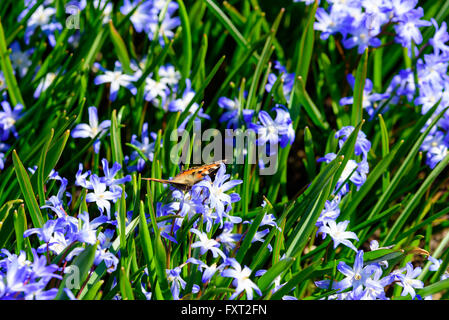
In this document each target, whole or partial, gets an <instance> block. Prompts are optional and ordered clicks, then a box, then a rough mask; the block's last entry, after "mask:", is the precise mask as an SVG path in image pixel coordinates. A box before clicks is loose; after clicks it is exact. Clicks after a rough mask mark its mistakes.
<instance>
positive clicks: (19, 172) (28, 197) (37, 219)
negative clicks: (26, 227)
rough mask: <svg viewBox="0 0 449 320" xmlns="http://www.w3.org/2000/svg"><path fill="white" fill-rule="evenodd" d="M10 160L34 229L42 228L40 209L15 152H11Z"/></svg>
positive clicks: (42, 220)
mask: <svg viewBox="0 0 449 320" xmlns="http://www.w3.org/2000/svg"><path fill="white" fill-rule="evenodd" d="M12 159H13V163H14V169H15V171H16V176H17V180H18V181H19V185H20V190H21V191H22V194H23V198H24V200H25V204H26V206H27V208H28V211H29V213H30V216H31V221H32V222H33V226H34V227H35V228H42V226H43V225H44V223H45V220H44V218H43V216H42V213H41V209H40V208H39V205H38V203H37V200H36V197H35V194H34V191H33V187H32V186H31V182H30V178H29V176H28V173H27V172H26V170H25V168H24V167H23V164H22V162H21V161H20V159H19V156H18V155H17V152H16V150H13V153H12Z"/></svg>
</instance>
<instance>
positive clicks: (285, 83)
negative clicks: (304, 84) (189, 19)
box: [265, 61, 295, 101]
mask: <svg viewBox="0 0 449 320" xmlns="http://www.w3.org/2000/svg"><path fill="white" fill-rule="evenodd" d="M274 68H275V69H276V70H278V72H279V73H281V74H282V75H281V80H282V84H281V85H282V91H283V93H284V97H285V99H286V100H287V101H289V100H290V94H291V91H292V89H293V85H294V83H295V74H294V73H288V72H287V69H286V68H285V67H284V66H282V65H281V63H280V62H279V61H275V63H274ZM277 78H278V77H277V75H276V74H274V73H270V74H269V75H268V83H267V84H266V85H265V90H266V91H267V92H271V89H272V88H273V85H274V83H275V82H276V80H277Z"/></svg>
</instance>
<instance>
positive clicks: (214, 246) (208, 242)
mask: <svg viewBox="0 0 449 320" xmlns="http://www.w3.org/2000/svg"><path fill="white" fill-rule="evenodd" d="M190 232H192V233H194V234H196V235H197V236H198V238H199V241H197V242H195V243H192V245H191V246H190V247H191V248H200V254H201V255H203V254H205V253H207V251H210V252H212V255H213V257H214V258H216V257H218V256H219V255H220V256H221V257H222V258H223V259H225V258H226V256H225V254H224V253H223V251H221V250H220V248H219V247H220V244H219V243H218V242H217V241H215V240H214V239H209V237H208V236H207V233H205V232H201V231H199V230H197V229H194V228H191V229H190Z"/></svg>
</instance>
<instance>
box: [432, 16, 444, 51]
mask: <svg viewBox="0 0 449 320" xmlns="http://www.w3.org/2000/svg"><path fill="white" fill-rule="evenodd" d="M430 21H431V22H432V24H433V26H434V27H435V34H434V36H433V37H432V38H430V39H429V44H430V45H431V46H432V47H433V50H434V52H435V54H439V53H440V52H441V53H444V54H447V53H449V46H448V45H446V42H448V41H449V34H448V33H447V24H446V21H443V22H442V23H441V28H438V22H437V21H436V20H435V19H434V18H431V19H430Z"/></svg>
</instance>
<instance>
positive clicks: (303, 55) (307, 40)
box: [295, 2, 318, 83]
mask: <svg viewBox="0 0 449 320" xmlns="http://www.w3.org/2000/svg"><path fill="white" fill-rule="evenodd" d="M317 8H318V2H315V3H314V4H313V6H312V7H310V9H311V10H310V12H309V16H308V18H307V22H306V26H305V28H304V31H303V33H302V35H301V40H300V41H299V43H298V47H297V52H298V61H297V63H296V69H295V74H296V75H297V76H299V77H301V78H302V79H303V80H304V83H307V77H308V74H309V68H310V65H311V63H310V62H311V60H312V54H313V47H314V41H315V30H314V28H313V24H314V23H315V13H316V10H317Z"/></svg>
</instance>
